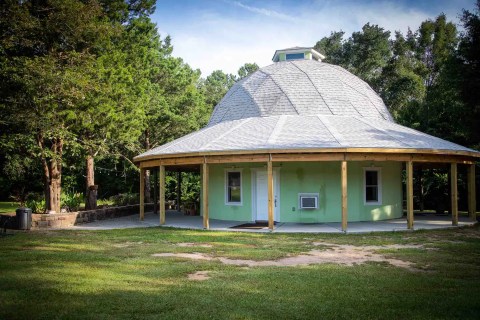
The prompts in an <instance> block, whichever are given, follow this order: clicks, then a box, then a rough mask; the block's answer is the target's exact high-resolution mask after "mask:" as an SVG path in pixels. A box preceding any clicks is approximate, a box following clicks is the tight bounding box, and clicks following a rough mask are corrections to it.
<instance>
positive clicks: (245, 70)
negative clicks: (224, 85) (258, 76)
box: [237, 63, 259, 80]
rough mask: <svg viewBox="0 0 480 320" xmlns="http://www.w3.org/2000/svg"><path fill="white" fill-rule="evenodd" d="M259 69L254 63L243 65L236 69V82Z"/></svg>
mask: <svg viewBox="0 0 480 320" xmlns="http://www.w3.org/2000/svg"><path fill="white" fill-rule="evenodd" d="M258 69H259V67H258V65H257V64H256V63H245V64H244V65H243V66H241V67H240V69H238V72H237V73H238V77H237V80H240V79H242V78H245V77H246V76H249V75H251V74H252V73H254V72H255V71H257V70H258Z"/></svg>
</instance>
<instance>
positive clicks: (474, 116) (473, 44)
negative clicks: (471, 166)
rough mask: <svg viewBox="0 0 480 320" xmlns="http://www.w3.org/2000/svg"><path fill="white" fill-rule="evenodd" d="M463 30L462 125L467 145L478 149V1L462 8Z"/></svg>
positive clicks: (460, 55)
mask: <svg viewBox="0 0 480 320" xmlns="http://www.w3.org/2000/svg"><path fill="white" fill-rule="evenodd" d="M461 22H462V26H463V29H464V32H463V33H462V34H461V37H460V44H459V48H458V59H459V61H460V63H461V66H460V70H461V72H460V73H461V78H460V85H461V97H462V100H463V102H464V103H465V109H466V114H467V115H468V116H467V117H465V118H463V119H462V121H463V125H465V126H467V127H468V129H469V133H468V138H467V145H468V146H470V147H472V148H475V149H477V150H480V130H479V128H480V1H479V0H477V2H476V7H475V10H474V11H473V12H470V11H468V10H463V12H462V17H461Z"/></svg>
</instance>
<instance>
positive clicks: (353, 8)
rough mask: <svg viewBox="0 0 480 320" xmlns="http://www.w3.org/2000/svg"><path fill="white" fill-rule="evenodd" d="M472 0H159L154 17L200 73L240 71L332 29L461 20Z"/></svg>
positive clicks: (178, 52)
mask: <svg viewBox="0 0 480 320" xmlns="http://www.w3.org/2000/svg"><path fill="white" fill-rule="evenodd" d="M474 3H475V1H474V0H437V1H435V0H428V1H427V0H425V1H422V0H417V1H415V0H397V1H394V0H364V1H355V0H347V1H340V0H337V1H333V0H277V1H273V0H158V1H157V6H156V7H157V9H156V11H155V13H154V14H153V15H152V20H153V21H154V22H155V23H157V28H158V31H159V33H160V35H161V37H162V38H164V37H165V36H166V35H170V36H171V37H172V44H173V55H174V56H176V57H181V58H182V59H183V60H184V61H185V62H186V63H188V64H189V65H190V66H191V67H192V68H193V69H200V70H201V71H202V77H206V76H208V75H209V74H210V73H211V72H212V71H214V70H222V71H224V72H227V73H233V74H236V73H237V71H238V69H239V68H240V67H241V66H242V65H243V64H245V63H247V62H248V63H253V62H255V63H257V64H258V65H259V66H260V67H264V66H267V65H269V64H271V63H272V60H271V59H272V57H273V54H274V52H275V50H277V49H283V48H289V47H295V46H305V47H312V46H314V45H315V43H316V42H317V41H318V40H320V39H321V38H322V37H325V36H329V35H330V32H331V31H340V30H342V31H344V32H345V37H346V38H348V37H349V36H350V35H351V34H352V32H355V31H359V30H361V28H362V26H363V25H364V24H366V23H367V22H370V24H377V25H379V26H380V27H383V28H384V29H386V30H390V31H392V34H393V31H396V30H399V31H402V32H403V33H405V32H406V31H407V30H408V27H410V28H411V29H412V30H416V29H417V28H418V27H419V26H420V23H421V22H422V21H424V20H427V19H435V17H437V16H438V15H439V14H440V13H442V12H443V13H445V14H446V15H447V19H448V20H451V21H453V22H455V23H458V22H459V14H460V13H461V12H462V9H463V8H465V9H468V10H472V9H473V8H474Z"/></svg>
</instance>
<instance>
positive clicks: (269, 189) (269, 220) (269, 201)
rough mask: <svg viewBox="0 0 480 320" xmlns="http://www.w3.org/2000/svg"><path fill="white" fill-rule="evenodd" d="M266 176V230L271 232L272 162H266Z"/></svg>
mask: <svg viewBox="0 0 480 320" xmlns="http://www.w3.org/2000/svg"><path fill="white" fill-rule="evenodd" d="M267 176H268V178H267V179H268V228H269V229H270V230H273V226H274V222H273V214H274V210H275V208H274V206H273V205H274V203H273V166H272V161H267Z"/></svg>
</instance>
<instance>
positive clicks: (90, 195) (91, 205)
mask: <svg viewBox="0 0 480 320" xmlns="http://www.w3.org/2000/svg"><path fill="white" fill-rule="evenodd" d="M86 164H87V166H86V183H85V185H86V191H85V210H93V209H96V208H97V186H96V185H95V171H94V158H93V155H92V154H88V155H87V161H86Z"/></svg>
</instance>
